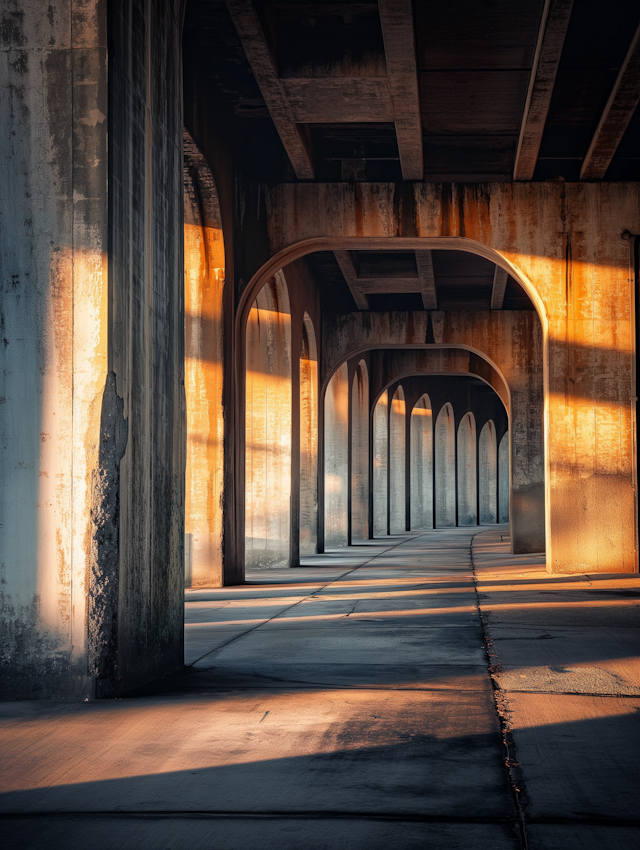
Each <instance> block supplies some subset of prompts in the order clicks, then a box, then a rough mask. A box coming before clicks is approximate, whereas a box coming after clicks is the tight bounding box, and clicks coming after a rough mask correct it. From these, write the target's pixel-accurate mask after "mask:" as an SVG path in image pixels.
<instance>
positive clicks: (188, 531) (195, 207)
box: [184, 132, 225, 587]
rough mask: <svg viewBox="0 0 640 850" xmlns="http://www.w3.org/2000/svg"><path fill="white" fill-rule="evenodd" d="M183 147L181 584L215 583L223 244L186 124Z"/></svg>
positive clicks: (204, 168) (213, 198)
mask: <svg viewBox="0 0 640 850" xmlns="http://www.w3.org/2000/svg"><path fill="white" fill-rule="evenodd" d="M184 151H185V169H184V214H185V224H184V280H185V395H186V402H187V469H186V504H185V535H186V541H185V542H186V545H185V584H186V586H187V587H207V586H208V587H220V586H221V585H222V583H223V575H222V521H223V516H222V511H223V498H224V416H223V395H222V394H223V330H224V328H223V295H224V286H225V250H224V239H223V235H222V221H221V218H220V204H219V202H218V193H217V190H216V185H215V182H214V179H213V175H212V173H211V169H210V168H209V166H208V164H207V162H206V161H205V159H204V157H203V156H202V154H201V153H200V151H199V150H198V148H197V147H196V145H195V144H194V142H193V140H192V139H191V137H190V136H189V135H188V134H187V133H186V132H185V139H184Z"/></svg>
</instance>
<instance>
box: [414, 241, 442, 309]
mask: <svg viewBox="0 0 640 850" xmlns="http://www.w3.org/2000/svg"><path fill="white" fill-rule="evenodd" d="M416 265H417V267H418V277H419V278H420V283H421V285H422V286H421V292H422V304H423V306H424V309H425V310H437V309H438V297H437V295H436V279H435V275H434V273H433V258H432V256H431V251H416Z"/></svg>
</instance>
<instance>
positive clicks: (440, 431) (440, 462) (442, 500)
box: [435, 402, 456, 528]
mask: <svg viewBox="0 0 640 850" xmlns="http://www.w3.org/2000/svg"><path fill="white" fill-rule="evenodd" d="M435 458H436V459H435V466H436V474H435V504H436V511H435V513H436V528H451V527H454V526H455V524H456V432H455V420H454V416H453V408H452V406H451V405H450V404H449V403H448V402H447V403H446V404H445V405H443V407H442V409H441V410H440V413H438V418H437V419H436V429H435Z"/></svg>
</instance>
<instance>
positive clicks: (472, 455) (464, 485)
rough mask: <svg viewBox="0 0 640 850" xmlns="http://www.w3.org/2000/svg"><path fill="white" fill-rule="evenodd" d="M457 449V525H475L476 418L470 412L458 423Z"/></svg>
mask: <svg viewBox="0 0 640 850" xmlns="http://www.w3.org/2000/svg"><path fill="white" fill-rule="evenodd" d="M457 449H458V463H457V477H458V525H477V524H478V482H477V474H476V467H477V463H476V420H475V416H474V415H473V413H471V412H469V413H466V414H465V415H464V417H463V418H462V421H461V422H460V424H459V425H458V434H457Z"/></svg>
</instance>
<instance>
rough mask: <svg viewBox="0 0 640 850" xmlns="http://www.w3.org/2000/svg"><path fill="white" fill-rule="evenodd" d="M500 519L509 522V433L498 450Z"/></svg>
mask: <svg viewBox="0 0 640 850" xmlns="http://www.w3.org/2000/svg"><path fill="white" fill-rule="evenodd" d="M498 518H499V521H500V522H509V432H508V431H507V432H506V434H504V435H503V437H502V439H501V440H500V446H499V448H498Z"/></svg>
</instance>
